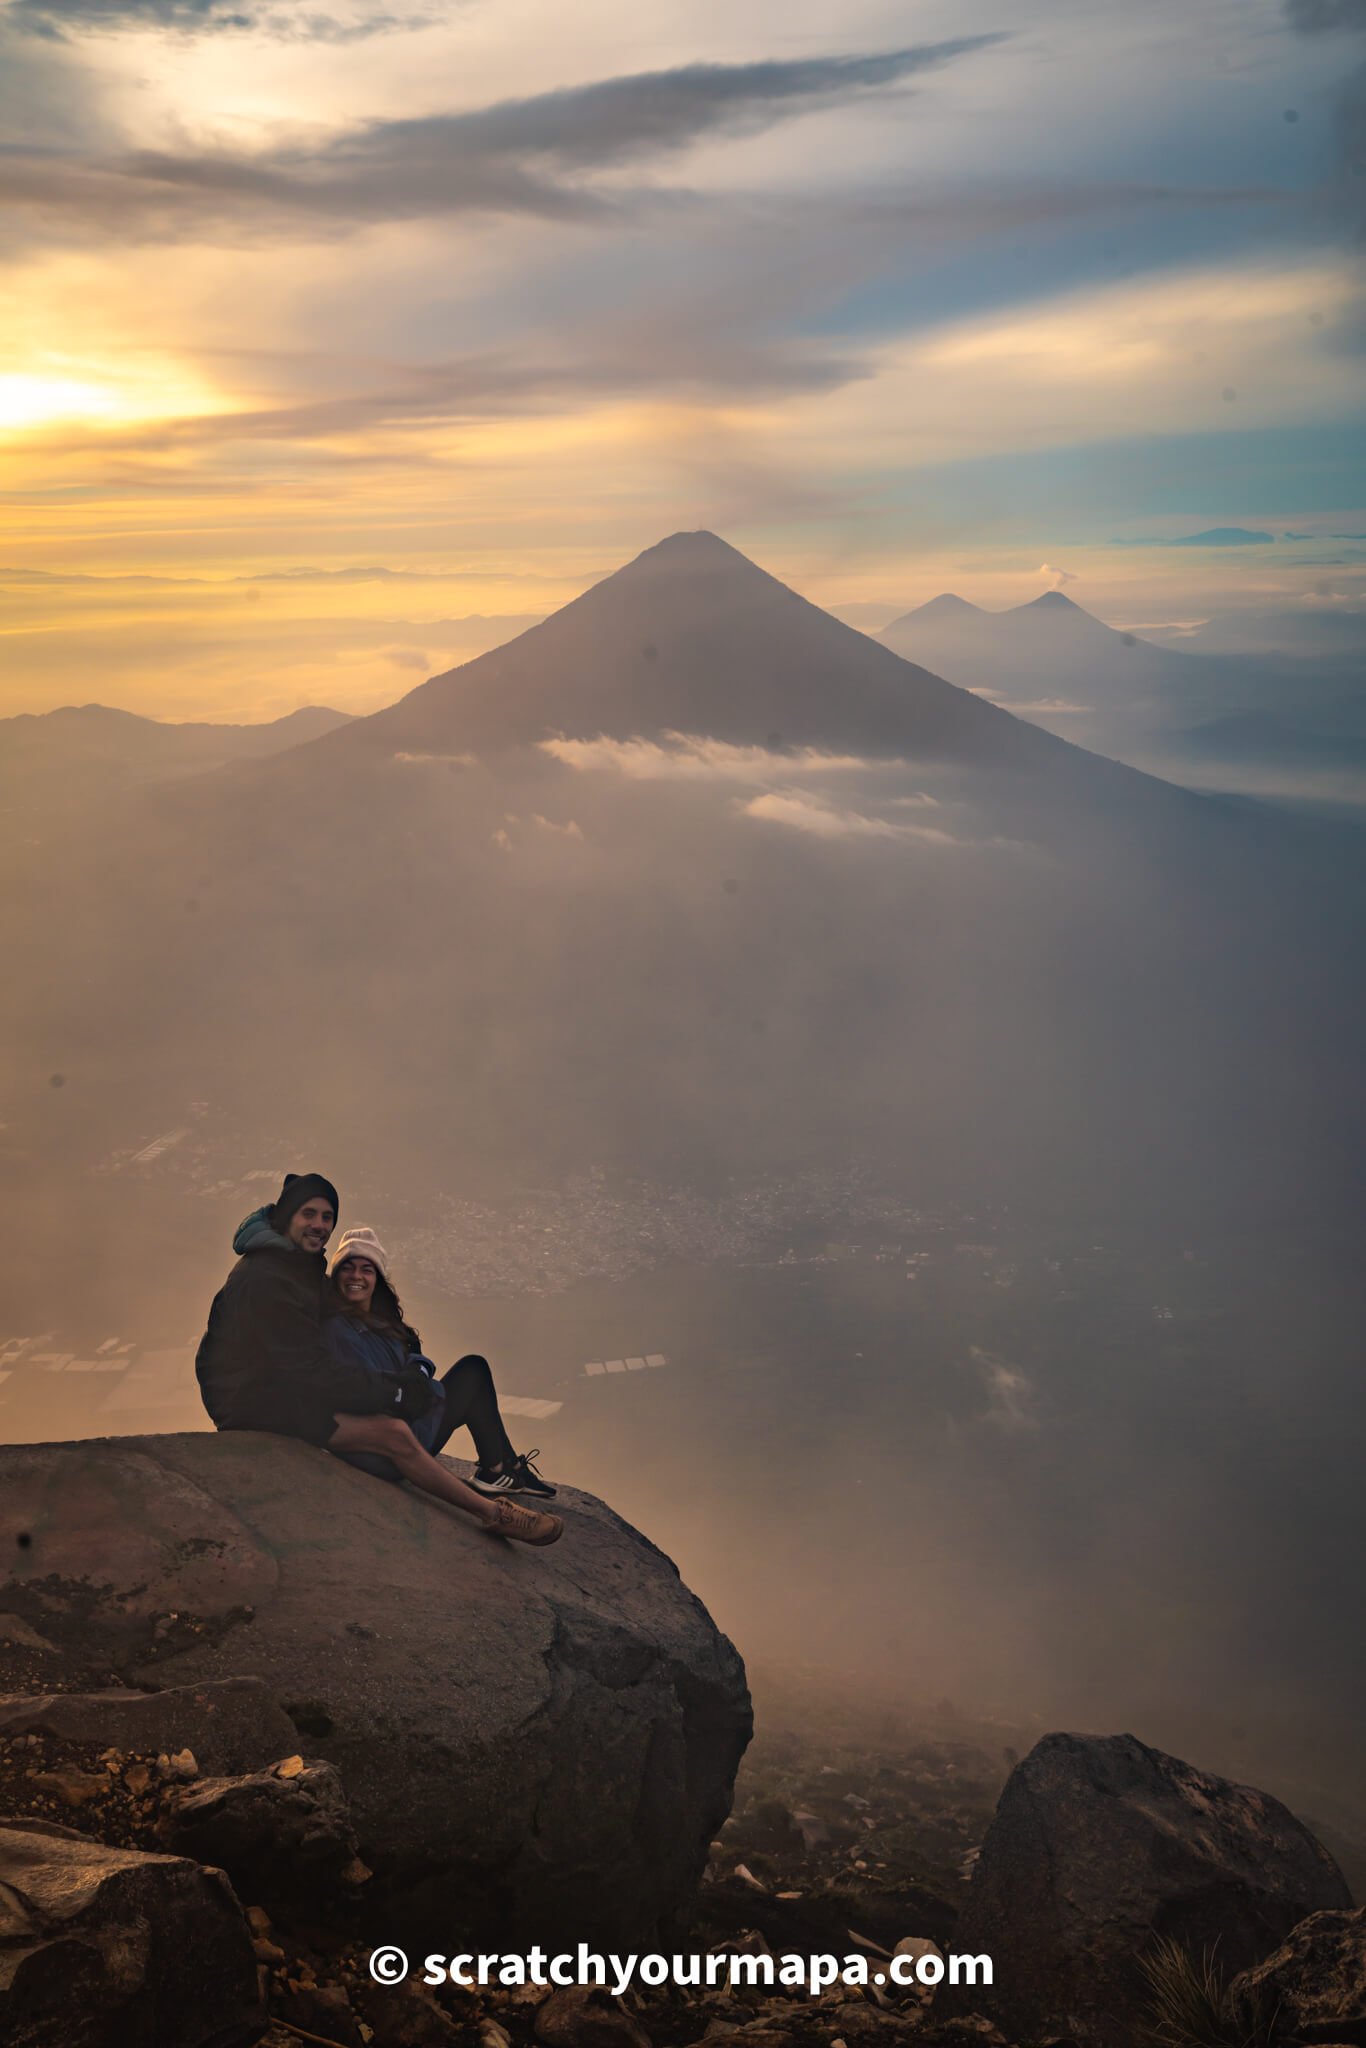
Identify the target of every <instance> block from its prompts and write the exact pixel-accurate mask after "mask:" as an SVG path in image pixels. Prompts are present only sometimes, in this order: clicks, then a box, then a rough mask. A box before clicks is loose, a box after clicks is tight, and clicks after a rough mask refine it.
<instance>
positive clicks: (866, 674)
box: [331, 532, 1048, 763]
mask: <svg viewBox="0 0 1366 2048" xmlns="http://www.w3.org/2000/svg"><path fill="white" fill-rule="evenodd" d="M668 731H674V732H687V733H706V734H709V735H711V736H712V737H714V738H717V739H721V740H725V741H728V742H731V743H733V744H740V745H754V746H779V747H782V746H803V747H807V746H841V747H850V746H853V747H858V748H860V749H863V750H867V751H868V752H870V753H875V754H881V755H891V754H902V753H905V754H914V755H926V756H931V757H933V758H937V759H945V760H962V761H969V760H972V761H978V762H982V763H986V762H1002V763H1004V762H1011V761H1018V762H1021V763H1024V762H1036V761H1039V760H1042V759H1043V758H1044V757H1045V756H1046V754H1047V751H1048V749H1047V746H1046V744H1044V743H1042V742H1041V741H1040V738H1039V735H1038V734H1037V733H1036V732H1034V731H1033V730H1031V729H1030V728H1029V727H1025V726H1021V725H1019V724H1018V723H1017V722H1016V721H1013V720H1011V719H1008V718H1006V717H1004V716H1003V715H1002V714H1001V713H1000V712H998V711H997V710H995V709H994V708H993V707H992V706H991V705H989V704H985V703H983V702H981V701H980V700H978V699H976V698H973V697H972V696H970V695H968V694H966V693H965V692H963V691H962V690H958V689H955V688H953V687H952V686H951V685H950V684H948V683H946V682H944V681H943V680H942V679H941V678H940V677H938V676H936V675H932V674H930V673H929V672H928V671H926V670H924V669H921V668H917V667H916V666H915V665H914V664H908V663H907V662H905V661H903V660H900V659H898V658H896V657H895V656H894V655H893V654H891V653H890V652H889V651H888V650H887V649H886V648H883V647H881V646H879V645H878V643H877V642H876V641H873V640H870V639H869V638H868V637H867V636H866V635H864V634H862V633H858V632H855V631H854V629H853V628H852V627H849V626H845V625H843V624H841V623H840V621H839V620H838V619H835V618H832V617H831V616H830V614H829V613H828V612H824V611H821V610H820V609H819V608H818V607H817V606H816V605H813V604H810V603H808V602H807V600H806V599H805V598H803V597H799V596H798V595H797V593H796V592H795V591H793V590H790V589H788V587H787V586H786V585H785V584H783V583H780V582H779V581H778V579H777V578H776V577H774V576H770V575H768V574H767V573H766V571H764V570H763V569H760V568H758V567H757V566H756V565H755V564H754V563H753V562H751V561H749V560H748V559H747V557H746V556H744V555H742V554H741V553H740V552H739V551H738V550H737V549H735V548H733V547H731V546H729V545H728V543H727V542H725V541H723V540H720V539H718V538H717V536H716V535H715V534H713V533H705V532H703V533H677V534H674V535H672V536H671V537H670V538H669V539H667V540H663V541H661V542H659V543H658V545H657V546H655V547H652V548H647V549H646V550H645V552H644V553H643V554H641V555H638V556H637V557H636V559H635V560H634V561H632V562H630V563H628V564H627V565H626V566H625V567H624V568H622V569H619V570H617V571H616V573H615V574H613V575H611V576H608V577H606V578H604V580H603V581H602V582H601V583H597V584H595V585H594V586H593V588H592V589H591V590H588V591H586V592H585V593H584V595H583V596H582V597H579V598H576V599H574V601H573V602H572V603H570V604H567V605H565V606H564V607H563V609H562V610H560V611H558V612H556V613H554V614H553V616H552V617H550V618H549V619H546V620H544V621H542V623H541V624H539V625H536V626H533V627H531V628H530V629H529V630H528V631H527V632H525V633H522V634H520V635H519V636H518V637H517V638H516V639H515V640H512V641H510V642H509V643H508V644H507V645H506V646H503V647H498V648H495V649H493V650H492V651H491V652H489V653H487V654H482V655H479V656H478V657H477V658H476V659H475V660H473V661H469V662H466V663H464V664H463V665H462V666H461V667H459V668H455V669H451V670H449V671H448V672H447V673H446V674H444V675H439V676H434V677H433V678H432V679H431V680H430V681H429V682H426V683H423V684H421V685H419V687H418V688H417V689H415V690H412V691H410V692H409V693H408V695H407V696H406V697H404V698H402V699H401V700H400V702H398V703H397V704H394V705H392V706H390V707H389V708H388V709H387V710H384V711H380V712H377V713H375V714H374V715H373V716H371V717H370V718H368V719H364V720H361V721H359V722H358V723H357V724H356V725H355V726H354V727H353V728H351V729H350V730H349V731H348V732H347V733H346V734H344V735H341V734H339V735H337V737H336V739H335V740H334V741H333V742H332V743H331V747H332V751H333V753H334V754H335V755H337V756H338V757H340V755H341V754H342V753H350V752H352V751H355V752H365V751H368V750H372V749H376V748H381V747H393V748H406V749H420V748H429V749H432V750H450V749H453V748H461V747H473V748H479V747H485V748H490V747H491V748H494V749H500V748H506V747H513V746H526V745H528V744H534V743H536V742H537V741H540V740H543V739H545V738H547V737H549V736H551V735H553V734H566V735H569V736H581V737H592V736H596V735H598V734H608V735H612V736H615V737H617V738H622V739H624V738H628V737H632V736H635V735H644V736H647V737H654V736H657V735H658V734H660V733H662V732H668Z"/></svg>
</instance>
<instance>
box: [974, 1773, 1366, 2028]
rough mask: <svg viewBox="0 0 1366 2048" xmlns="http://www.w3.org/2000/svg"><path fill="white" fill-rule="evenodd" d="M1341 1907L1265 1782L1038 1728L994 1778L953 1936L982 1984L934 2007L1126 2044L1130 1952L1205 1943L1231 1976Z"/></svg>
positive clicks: (1332, 1881)
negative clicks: (1236, 1779)
mask: <svg viewBox="0 0 1366 2048" xmlns="http://www.w3.org/2000/svg"><path fill="white" fill-rule="evenodd" d="M1351 1903H1352V1900H1351V1895H1350V1893H1349V1892H1348V1890H1347V1886H1346V1884H1345V1883H1344V1881H1343V1878H1342V1874H1341V1872H1340V1871H1339V1869H1338V1867H1337V1865H1336V1864H1335V1863H1334V1861H1333V1859H1332V1857H1331V1856H1330V1855H1329V1854H1328V1851H1327V1850H1326V1849H1325V1848H1323V1847H1322V1845H1321V1844H1320V1843H1318V1842H1317V1841H1315V1839H1314V1837H1313V1836H1312V1835H1311V1834H1310V1832H1309V1830H1308V1829H1307V1828H1306V1827H1304V1826H1302V1824H1301V1823H1300V1822H1299V1821H1297V1820H1296V1819H1295V1816H1294V1815H1293V1814H1292V1813H1290V1812H1289V1811H1288V1810H1287V1809H1286V1808H1285V1807H1284V1806H1282V1805H1281V1804H1280V1802H1279V1801H1278V1800H1276V1799H1272V1798H1269V1797H1268V1796H1267V1794H1266V1793H1264V1792H1257V1791H1254V1790H1253V1789H1252V1787H1251V1786H1249V1785H1235V1784H1232V1783H1230V1781H1229V1780H1228V1779H1226V1778H1216V1777H1213V1776H1212V1775H1211V1774H1210V1773H1209V1772H1208V1771H1198V1770H1195V1769H1194V1768H1193V1767H1192V1766H1191V1765H1190V1764H1186V1763H1182V1762H1181V1761H1180V1759H1179V1758H1177V1757H1173V1756H1165V1755H1164V1754H1163V1753H1162V1751H1161V1750H1157V1749H1149V1748H1148V1747H1147V1745H1146V1744H1145V1743H1142V1742H1139V1741H1138V1740H1137V1739H1136V1738H1135V1737H1134V1736H1132V1735H1110V1736H1090V1735H1046V1736H1044V1738H1043V1740H1042V1741H1041V1742H1039V1743H1036V1745H1035V1746H1034V1748H1033V1749H1032V1750H1031V1751H1030V1753H1029V1755H1028V1756H1027V1757H1025V1758H1024V1759H1023V1761H1022V1762H1021V1763H1020V1764H1018V1765H1017V1766H1016V1768H1015V1770H1014V1771H1013V1772H1012V1773H1011V1775H1010V1777H1009V1779H1008V1780H1007V1782H1006V1786H1005V1790H1004V1791H1003V1792H1002V1794H1001V1798H1000V1802H999V1804H998V1805H997V1808H996V1814H995V1818H994V1819H993V1821H992V1823H991V1826H990V1827H989V1828H988V1830H987V1834H986V1839H985V1841H984V1842H983V1844H982V1853H981V1856H980V1858H979V1860H978V1863H977V1868H976V1871H975V1872H974V1875H973V1879H972V1886H971V1889H970V1891H969V1893H968V1899H967V1904H966V1906H965V1908H964V1911H963V1917H962V1919H961V1921H960V1922H959V1924H958V1927H957V1929H956V1931H955V1934H954V1937H953V1942H952V1946H953V1948H954V1949H955V1950H956V1951H957V1952H958V1953H960V1954H967V1955H971V1954H977V1955H982V1954H985V1955H988V1956H990V1957H991V1961H992V1969H993V1979H994V1981H993V1984H992V1986H991V1988H990V1989H989V1990H985V1989H982V1988H980V1987H979V1988H977V1989H974V1990H971V1991H966V1990H960V1991H959V1992H957V1993H956V1994H955V1993H953V1992H951V1991H948V1990H946V1991H944V1992H943V1993H941V1994H940V1996H939V1997H938V1998H937V1999H936V2001H935V2011H936V2014H938V2013H941V2012H952V2011H954V2010H960V2011H966V2010H975V2011H979V2012H983V2013H987V2014H989V2015H990V2016H991V2018H992V2019H993V2020H996V2021H998V2022H999V2024H1000V2025H1001V2026H1002V2027H1004V2029H1005V2031H1006V2032H1007V2034H1010V2035H1011V2036H1012V2038H1016V2037H1021V2036H1022V2037H1024V2038H1025V2039H1033V2038H1037V2037H1042V2036H1044V2035H1047V2034H1049V2033H1054V2034H1066V2035H1071V2036H1073V2037H1074V2038H1075V2039H1076V2040H1078V2041H1080V2042H1084V2043H1088V2044H1089V2043H1095V2044H1097V2048H1124V2044H1128V2043H1130V2042H1132V2041H1138V2040H1140V2039H1141V2038H1142V2032H1141V2020H1142V2015H1143V2012H1144V2009H1145V2006H1146V2005H1147V2003H1148V1998H1149V1992H1148V1988H1147V1985H1146V1982H1145V1979H1144V1976H1143V1973H1142V1969H1141V1965H1140V1960H1139V1959H1140V1958H1141V1956H1142V1955H1143V1954H1144V1953H1145V1951H1147V1950H1150V1949H1151V1948H1152V1947H1153V1945H1154V1943H1155V1942H1156V1940H1157V1939H1158V1938H1159V1937H1162V1936H1168V1937H1170V1938H1171V1939H1172V1940H1174V1941H1176V1942H1179V1943H1180V1944H1181V1945H1182V1946H1183V1947H1187V1948H1189V1949H1191V1950H1192V1951H1193V1952H1195V1953H1197V1954H1198V1953H1199V1952H1200V1951H1202V1950H1204V1949H1212V1948H1214V1946H1215V1944H1216V1943H1217V1944H1218V1948H1217V1953H1218V1957H1219V1961H1220V1964H1221V1966H1222V1967H1223V1968H1224V1969H1225V1970H1226V1971H1228V1972H1230V1973H1231V1972H1233V1971H1237V1970H1241V1969H1244V1968H1246V1967H1247V1966H1248V1965H1250V1964H1252V1963H1254V1962H1256V1961H1257V1960H1259V1959H1260V1958H1261V1957H1264V1956H1265V1955H1266V1954H1267V1953H1268V1951H1269V1950H1271V1949H1274V1948H1275V1947H1276V1945H1277V1943H1278V1942H1281V1941H1283V1940H1284V1939H1285V1936H1286V1935H1287V1934H1288V1933H1289V1932H1290V1930H1291V1928H1292V1927H1293V1926H1294V1925H1295V1923H1296V1922H1297V1921H1299V1920H1302V1919H1303V1918H1304V1917H1305V1915H1306V1914H1308V1913H1314V1912H1317V1911H1319V1910H1320V1909H1322V1908H1339V1907H1349V1906H1350V1905H1351Z"/></svg>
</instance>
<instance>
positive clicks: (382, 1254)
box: [332, 1223, 394, 1287]
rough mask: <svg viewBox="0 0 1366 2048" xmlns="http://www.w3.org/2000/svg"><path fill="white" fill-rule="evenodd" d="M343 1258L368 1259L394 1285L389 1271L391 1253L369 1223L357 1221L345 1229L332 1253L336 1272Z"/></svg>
mask: <svg viewBox="0 0 1366 2048" xmlns="http://www.w3.org/2000/svg"><path fill="white" fill-rule="evenodd" d="M343 1259H368V1260H369V1261H370V1263H371V1265H372V1266H373V1267H375V1269H376V1271H377V1272H380V1273H382V1274H383V1275H384V1278H385V1279H386V1280H387V1281H388V1282H389V1285H390V1286H391V1287H392V1286H393V1284H394V1283H393V1279H392V1276H391V1275H390V1272H389V1254H388V1252H386V1251H385V1249H384V1246H383V1245H382V1244H381V1243H380V1241H379V1239H378V1238H377V1237H376V1236H375V1233H374V1231H373V1230H371V1228H370V1226H369V1224H368V1223H357V1224H355V1225H354V1226H353V1228H352V1229H350V1230H346V1231H343V1233H342V1235H341V1238H340V1240H339V1242H338V1244H337V1248H336V1250H335V1251H334V1252H333V1254H332V1271H333V1273H335V1272H336V1270H337V1268H338V1266H339V1265H340V1264H341V1262H342V1260H343Z"/></svg>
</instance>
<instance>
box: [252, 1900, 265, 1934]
mask: <svg viewBox="0 0 1366 2048" xmlns="http://www.w3.org/2000/svg"><path fill="white" fill-rule="evenodd" d="M247 1925H248V1927H249V1928H250V1929H251V1931H252V1933H253V1934H269V1933H270V1915H269V1913H268V1912H267V1911H266V1909H265V1907H264V1906H248V1907H247Z"/></svg>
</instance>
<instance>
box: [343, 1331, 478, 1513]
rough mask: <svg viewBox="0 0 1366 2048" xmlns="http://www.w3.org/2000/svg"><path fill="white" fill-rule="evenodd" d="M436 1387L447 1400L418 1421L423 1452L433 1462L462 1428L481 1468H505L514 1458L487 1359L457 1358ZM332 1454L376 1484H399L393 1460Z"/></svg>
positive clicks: (371, 1454)
mask: <svg viewBox="0 0 1366 2048" xmlns="http://www.w3.org/2000/svg"><path fill="white" fill-rule="evenodd" d="M438 1384H439V1385H440V1386H441V1387H442V1389H443V1390H444V1392H445V1395H446V1412H445V1414H444V1415H442V1414H441V1413H440V1411H439V1410H438V1411H436V1412H435V1413H433V1414H432V1415H429V1416H428V1415H424V1416H422V1417H421V1419H420V1420H419V1422H418V1424H417V1427H416V1428H415V1429H414V1430H413V1435H414V1436H415V1437H416V1438H417V1440H418V1442H419V1443H420V1444H421V1445H422V1448H423V1449H424V1450H426V1451H430V1452H431V1454H432V1456H433V1457H435V1456H436V1454H437V1452H438V1451H440V1450H441V1449H442V1447H443V1445H445V1444H446V1443H447V1442H448V1441H449V1440H450V1438H451V1437H452V1436H453V1435H454V1434H455V1432H456V1430H457V1429H459V1428H460V1426H461V1424H462V1423H464V1424H466V1425H467V1426H468V1428H469V1432H470V1435H471V1436H472V1437H473V1438H474V1448H475V1453H476V1455H477V1457H478V1459H479V1462H480V1464H481V1465H484V1466H488V1465H507V1464H510V1463H511V1461H512V1460H513V1459H514V1458H515V1457H516V1455H517V1453H516V1452H515V1451H514V1450H513V1448H512V1445H511V1444H510V1443H509V1442H508V1433H507V1431H506V1430H505V1429H504V1427H503V1418H502V1416H501V1415H500V1414H499V1413H498V1396H497V1394H495V1393H494V1391H493V1374H492V1372H491V1371H490V1370H489V1362H488V1360H487V1358H480V1356H479V1355H478V1353H477V1352H474V1351H471V1352H469V1353H468V1354H467V1356H466V1357H464V1358H457V1359H456V1361H455V1364H454V1365H453V1366H452V1367H451V1369H450V1371H449V1372H444V1373H442V1375H441V1379H440V1381H439V1383H438ZM332 1455H333V1457H334V1458H342V1459H344V1460H345V1462H346V1463H347V1464H348V1465H354V1466H356V1468H357V1469H358V1470H359V1471H361V1472H368V1473H370V1474H371V1476H372V1477H373V1478H375V1479H388V1480H389V1481H391V1482H392V1483H393V1484H394V1485H398V1484H399V1482H400V1481H401V1480H402V1477H403V1474H402V1473H401V1472H400V1471H399V1469H398V1466H397V1465H396V1464H395V1463H394V1461H393V1459H392V1458H386V1457H385V1456H384V1454H383V1453H382V1452H381V1451H334V1452H333V1453H332Z"/></svg>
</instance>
